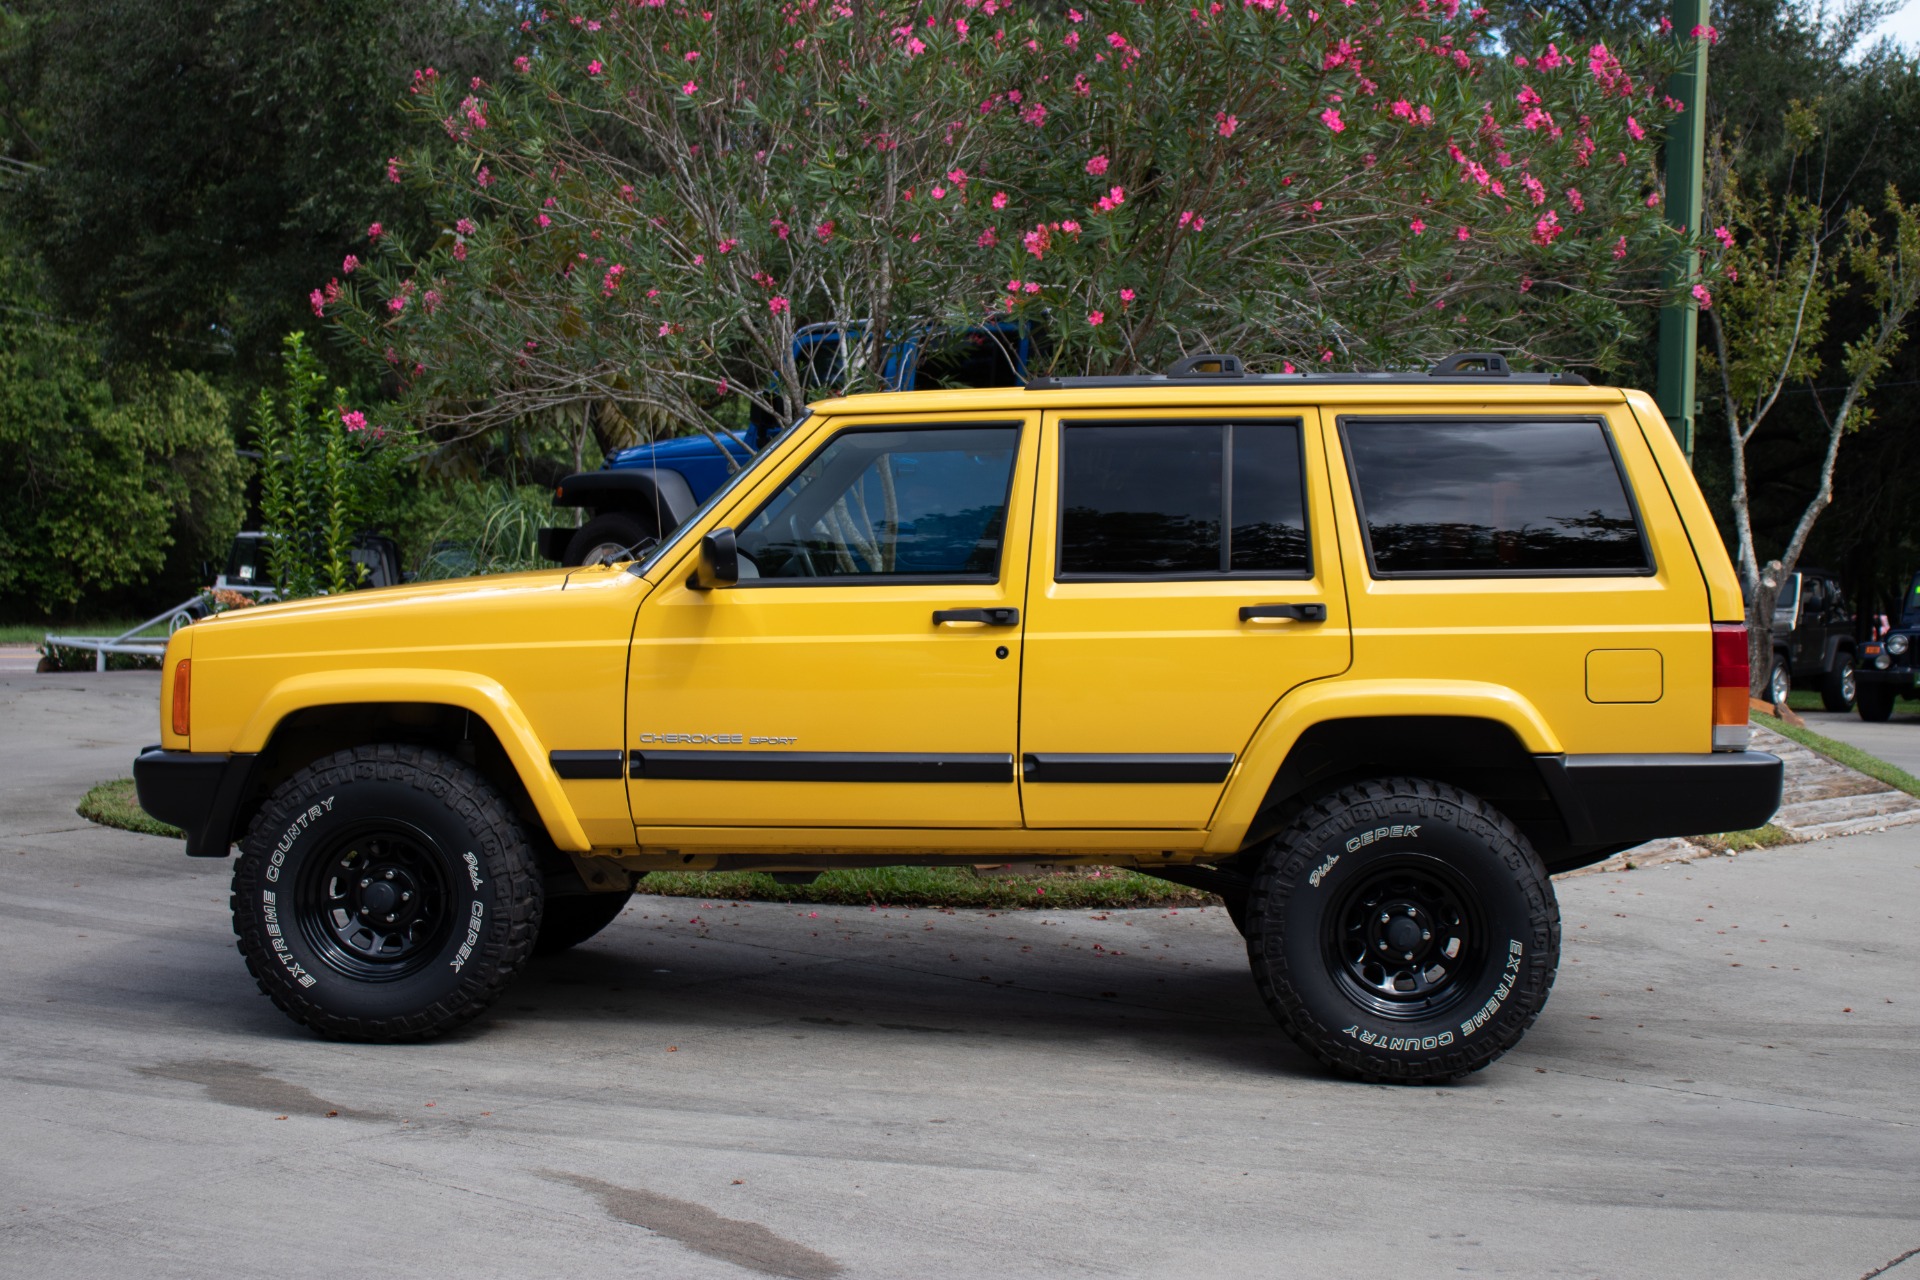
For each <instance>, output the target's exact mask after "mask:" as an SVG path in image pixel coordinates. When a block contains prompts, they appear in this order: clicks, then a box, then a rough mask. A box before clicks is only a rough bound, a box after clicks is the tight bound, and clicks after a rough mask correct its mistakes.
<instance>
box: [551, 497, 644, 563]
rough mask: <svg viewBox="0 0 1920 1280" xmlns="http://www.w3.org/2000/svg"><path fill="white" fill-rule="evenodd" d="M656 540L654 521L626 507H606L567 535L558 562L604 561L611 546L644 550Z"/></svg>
mask: <svg viewBox="0 0 1920 1280" xmlns="http://www.w3.org/2000/svg"><path fill="white" fill-rule="evenodd" d="M658 541H660V530H659V529H658V528H657V527H656V526H654V525H653V524H651V523H649V522H647V521H646V520H643V519H641V518H640V517H639V516H636V515H630V514H628V513H627V512H625V511H608V512H605V513H603V514H601V515H597V516H595V517H594V518H593V519H591V520H589V521H587V522H586V523H585V524H583V525H581V526H580V528H579V531H578V532H576V533H575V534H574V535H573V536H572V537H571V538H569V539H567V554H566V555H565V557H563V558H562V559H561V561H560V563H561V564H563V565H565V566H566V567H567V568H569V569H573V568H578V567H579V566H581V565H583V564H588V563H594V564H599V563H602V562H608V563H610V561H607V556H608V554H610V551H609V549H610V548H624V549H628V550H631V549H633V548H638V549H639V551H642V552H643V551H645V550H646V549H647V548H649V547H651V546H653V544H654V543H656V542H658ZM636 554H637V553H636ZM622 557H623V558H624V552H623V553H622Z"/></svg>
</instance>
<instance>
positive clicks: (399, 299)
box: [387, 293, 407, 315]
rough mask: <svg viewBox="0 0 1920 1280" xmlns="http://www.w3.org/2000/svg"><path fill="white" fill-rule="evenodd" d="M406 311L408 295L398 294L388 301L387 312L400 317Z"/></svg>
mask: <svg viewBox="0 0 1920 1280" xmlns="http://www.w3.org/2000/svg"><path fill="white" fill-rule="evenodd" d="M406 309H407V295H406V294H404V293H396V294H394V295H393V296H392V297H391V298H388V299H387V310H389V311H391V312H393V314H394V315H399V314H400V313H401V312H402V311H405V310H406Z"/></svg>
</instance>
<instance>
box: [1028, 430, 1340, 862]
mask: <svg viewBox="0 0 1920 1280" xmlns="http://www.w3.org/2000/svg"><path fill="white" fill-rule="evenodd" d="M1322 450H1323V443H1322V440H1321V436H1320V431H1319V418H1318V414H1317V412H1316V411H1315V410H1313V409H1305V408H1297V409H1287V408H1274V409H1261V410H1257V411H1249V412H1245V413H1239V414H1234V415H1228V414H1225V413H1221V412H1218V411H1210V412H1195V413H1193V414H1191V415H1178V416H1173V415H1168V414H1167V413H1165V412H1164V411H1162V412H1159V413H1151V414H1150V413H1141V412H1132V413H1124V412H1092V411H1088V412H1070V413H1064V414H1061V413H1050V414H1048V415H1047V416H1046V423H1045V432H1044V440H1043V447H1042V454H1041V456H1042V462H1041V468H1040V476H1039V485H1038V489H1037V497H1036V505H1037V509H1036V518H1035V526H1034V527H1035V529H1036V530H1044V531H1045V532H1044V534H1043V535H1041V536H1038V537H1037V538H1036V546H1035V554H1034V556H1033V564H1032V569H1031V571H1030V575H1029V576H1030V583H1029V586H1028V589H1027V601H1028V618H1027V639H1026V646H1027V647H1026V670H1025V673H1024V677H1023V680H1024V686H1023V691H1022V696H1021V707H1020V751H1021V757H1022V773H1023V777H1022V782H1021V791H1022V802H1023V804H1024V806H1025V809H1026V816H1027V824H1028V825H1029V826H1032V827H1053V828H1072V827H1084V828H1099V827H1107V828H1112V827H1131V828H1187V829H1192V828H1198V827H1204V826H1206V825H1207V823H1208V822H1209V820H1210V818H1211V816H1212V813H1213V808H1214V804H1215V802H1216V801H1218V799H1219V797H1220V793H1221V791H1222V789H1223V787H1224V785H1225V783H1226V781H1227V779H1228V777H1229V776H1230V775H1231V773H1232V771H1233V768H1234V766H1235V765H1236V763H1237V762H1238V760H1239V757H1240V753H1241V752H1243V751H1244V750H1245V749H1246V744H1247V742H1248V741H1249V740H1250V739H1251V738H1252V736H1253V732H1254V730H1255V728H1256V727H1257V726H1258V725H1259V724H1260V721H1261V719H1262V718H1263V717H1264V716H1266V714H1267V712H1268V711H1269V710H1270V709H1271V708H1272V707H1273V705H1274V703H1276V702H1277V701H1279V699H1280V698H1281V696H1282V695H1284V694H1285V693H1286V692H1287V691H1288V690H1289V689H1292V688H1294V687H1296V686H1298V685H1300V684H1302V683H1304V682H1306V681H1309V680H1315V679H1320V678H1323V677H1326V676H1332V675H1337V674H1339V673H1340V672H1341V671H1344V670H1345V669H1346V667H1347V665H1348V660H1349V657H1350V654H1351V641H1350V639H1349V630H1348V625H1347V607H1346V597H1345V595H1344V593H1343V590H1342V584H1341V575H1340V558H1339V555H1338V552H1337V550H1336V549H1335V544H1334V542H1333V540H1332V534H1331V531H1332V528H1333V511H1332V507H1331V503H1330V500H1329V497H1328V491H1327V471H1326V464H1325V458H1324V456H1323V452H1322Z"/></svg>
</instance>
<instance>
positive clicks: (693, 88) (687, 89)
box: [680, 80, 700, 98]
mask: <svg viewBox="0 0 1920 1280" xmlns="http://www.w3.org/2000/svg"><path fill="white" fill-rule="evenodd" d="M680 92H682V93H684V94H686V95H687V96H688V97H689V98H691V97H692V96H693V95H694V94H696V93H698V92H700V86H699V85H698V84H697V83H695V82H694V81H692V80H689V81H687V82H686V83H685V84H683V85H681V86H680Z"/></svg>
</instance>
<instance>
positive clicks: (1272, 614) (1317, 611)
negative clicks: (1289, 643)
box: [1240, 604, 1327, 622]
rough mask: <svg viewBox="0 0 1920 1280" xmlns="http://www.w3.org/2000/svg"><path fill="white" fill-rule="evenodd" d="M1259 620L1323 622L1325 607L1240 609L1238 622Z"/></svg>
mask: <svg viewBox="0 0 1920 1280" xmlns="http://www.w3.org/2000/svg"><path fill="white" fill-rule="evenodd" d="M1261 618H1291V619H1292V620H1293V621H1295V622H1325V621H1326V620H1327V606H1325V605H1323V604H1249V605H1242V606H1241V608H1240V621H1242V622H1253V621H1255V620H1257V619H1261Z"/></svg>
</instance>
